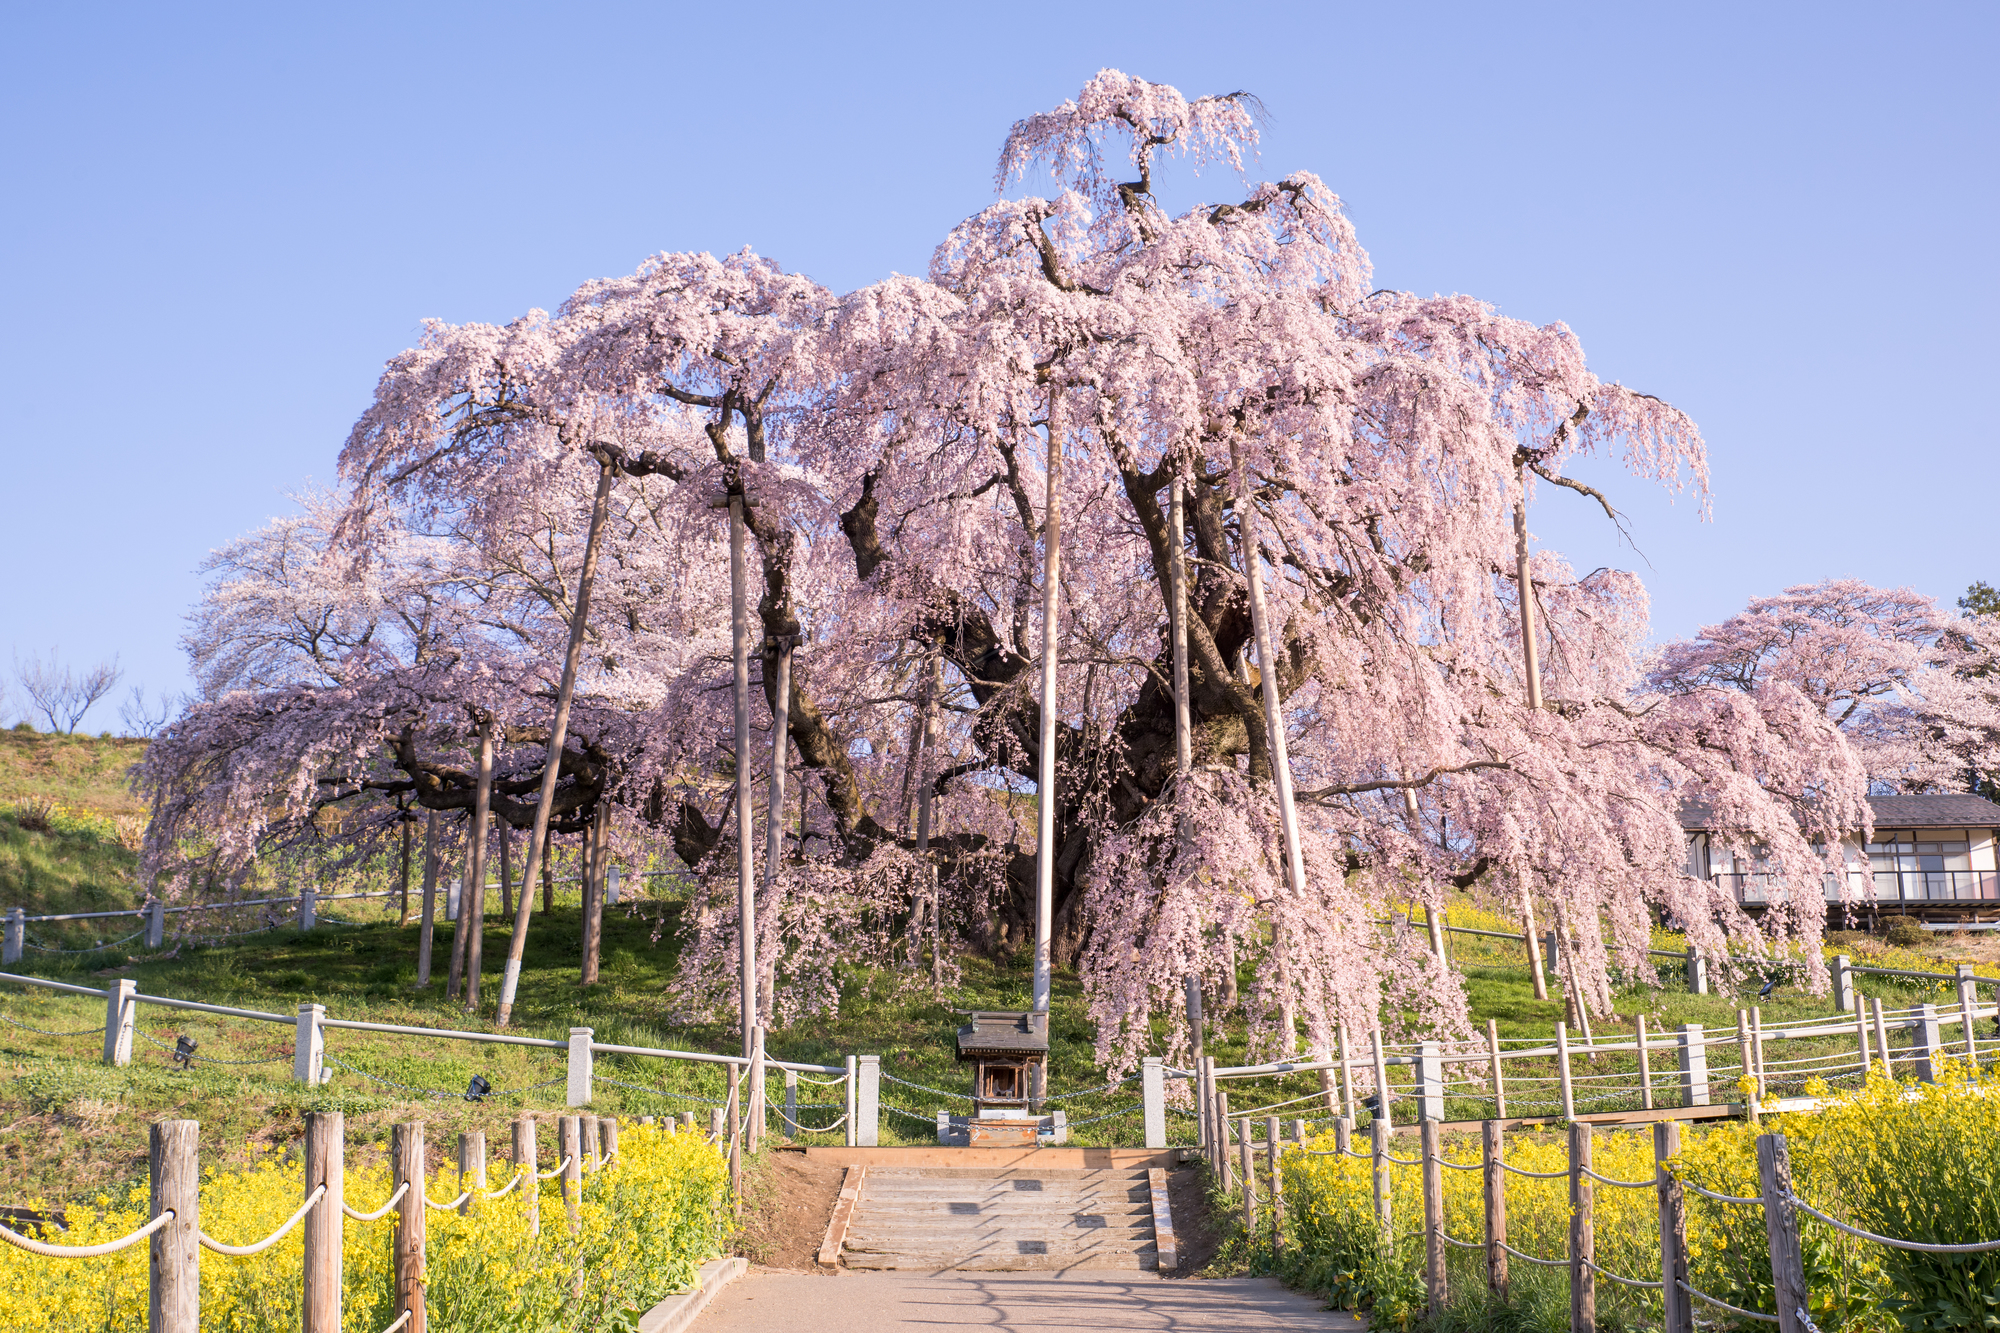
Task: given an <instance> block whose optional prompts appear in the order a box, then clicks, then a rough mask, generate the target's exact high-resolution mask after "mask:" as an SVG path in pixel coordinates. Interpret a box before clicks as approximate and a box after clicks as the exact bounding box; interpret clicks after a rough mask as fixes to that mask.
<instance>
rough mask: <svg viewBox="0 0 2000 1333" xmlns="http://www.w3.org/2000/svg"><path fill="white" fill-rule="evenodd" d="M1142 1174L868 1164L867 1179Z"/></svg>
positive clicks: (1139, 1172) (1127, 1176) (1122, 1177)
mask: <svg viewBox="0 0 2000 1333" xmlns="http://www.w3.org/2000/svg"><path fill="white" fill-rule="evenodd" d="M1134 1176H1137V1177H1138V1178H1139V1179H1141V1180H1143V1179H1145V1177H1146V1173H1145V1172H1144V1171H1143V1170H1139V1169H1137V1168H1128V1167H1116V1168H1114V1167H1085V1168H1072V1169H1065V1168H1061V1167H1045V1168H1035V1167H1006V1168H1001V1169H993V1168H988V1167H978V1166H883V1167H870V1168H869V1169H868V1178H869V1179H870V1180H1110V1179H1120V1180H1129V1179H1131V1178H1132V1177H1134Z"/></svg>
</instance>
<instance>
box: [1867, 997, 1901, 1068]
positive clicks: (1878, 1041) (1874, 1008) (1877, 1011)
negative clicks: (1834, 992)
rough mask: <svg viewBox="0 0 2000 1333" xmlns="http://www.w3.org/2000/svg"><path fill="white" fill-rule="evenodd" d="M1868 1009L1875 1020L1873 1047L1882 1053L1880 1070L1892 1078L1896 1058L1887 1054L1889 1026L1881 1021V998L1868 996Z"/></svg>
mask: <svg viewBox="0 0 2000 1333" xmlns="http://www.w3.org/2000/svg"><path fill="white" fill-rule="evenodd" d="M1868 1008H1869V1010H1870V1013H1871V1016H1872V1017H1873V1018H1874V1020H1875V1045H1876V1047H1877V1048H1878V1049H1879V1050H1880V1051H1881V1052H1882V1069H1883V1071H1884V1072H1885V1073H1887V1074H1888V1075H1889V1077H1890V1078H1894V1077H1896V1057H1895V1056H1893V1055H1891V1054H1890V1053H1889V1025H1888V1024H1887V1023H1885V1022H1884V1021H1883V1020H1882V997H1881V996H1879V995H1875V996H1870V997H1869V1000H1868Z"/></svg>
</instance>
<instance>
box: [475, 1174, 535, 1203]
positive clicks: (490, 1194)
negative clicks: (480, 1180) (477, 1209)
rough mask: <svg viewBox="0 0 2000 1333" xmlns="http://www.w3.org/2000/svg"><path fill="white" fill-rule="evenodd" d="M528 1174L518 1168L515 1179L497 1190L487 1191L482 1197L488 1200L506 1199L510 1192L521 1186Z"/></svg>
mask: <svg viewBox="0 0 2000 1333" xmlns="http://www.w3.org/2000/svg"><path fill="white" fill-rule="evenodd" d="M527 1174H528V1173H527V1172H525V1171H522V1170H520V1169H519V1168H516V1169H515V1171H514V1178H513V1179H512V1180H510V1181H508V1182H507V1183H506V1184H504V1185H502V1186H501V1187H500V1188H499V1189H497V1190H487V1191H485V1192H484V1194H483V1196H482V1197H484V1198H488V1199H498V1198H502V1197H504V1196H505V1195H506V1193H507V1192H508V1191H509V1190H511V1189H513V1188H514V1187H515V1186H516V1185H518V1184H520V1183H521V1181H522V1180H523V1179H525V1178H526V1176H527Z"/></svg>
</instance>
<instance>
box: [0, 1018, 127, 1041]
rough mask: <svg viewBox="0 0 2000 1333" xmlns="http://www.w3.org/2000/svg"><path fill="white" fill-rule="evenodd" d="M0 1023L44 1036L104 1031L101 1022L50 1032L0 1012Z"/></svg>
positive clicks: (78, 1035)
mask: <svg viewBox="0 0 2000 1333" xmlns="http://www.w3.org/2000/svg"><path fill="white" fill-rule="evenodd" d="M0 1023H12V1024H13V1025H14V1026H15V1027H17V1028H26V1029H28V1031H30V1032H39V1033H41V1034H42V1035H43V1036H44V1037H81V1036H83V1035H84V1034H85V1033H86V1032H96V1033H102V1032H103V1031H104V1025H103V1024H102V1023H93V1024H92V1025H91V1026H89V1027H87V1028H78V1029H77V1030H76V1031H74V1032H51V1031H49V1030H48V1029H47V1028H38V1027H36V1026H34V1025H33V1024H31V1023H23V1022H22V1021H21V1020H20V1019H18V1018H9V1017H7V1015H5V1014H0Z"/></svg>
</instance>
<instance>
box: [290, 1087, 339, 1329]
mask: <svg viewBox="0 0 2000 1333" xmlns="http://www.w3.org/2000/svg"><path fill="white" fill-rule="evenodd" d="M346 1132H347V1125H346V1117H345V1116H344V1115H342V1114H341V1113H340V1112H339V1111H308V1112H307V1113H306V1173H305V1192H306V1194H307V1196H308V1197H310V1196H311V1194H312V1192H313V1191H314V1190H316V1189H318V1188H319V1187H320V1186H322V1185H324V1186H326V1195H325V1197H324V1198H322V1199H321V1200H320V1201H319V1205H318V1206H317V1207H315V1208H314V1209H313V1210H312V1211H311V1212H309V1213H307V1214H306V1219H305V1221H304V1222H302V1223H301V1224H300V1226H301V1228H302V1229H303V1231H304V1233H305V1246H304V1249H305V1294H304V1298H303V1299H302V1300H301V1301H300V1309H301V1313H302V1314H303V1316H304V1319H303V1327H304V1333H340V1290H341V1276H340V1257H341V1245H342V1241H343V1236H342V1232H343V1230H344V1228H343V1226H342V1223H343V1222H345V1221H346V1219H345V1218H344V1217H343V1216H342V1215H341V1211H340V1205H341V1202H342V1200H343V1198H344V1197H345V1194H344V1192H343V1190H342V1188H341V1187H342V1184H343V1183H344V1182H345V1181H346V1179H347V1165H346V1162H345V1156H346V1153H345V1143H344V1139H345V1135H346Z"/></svg>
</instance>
